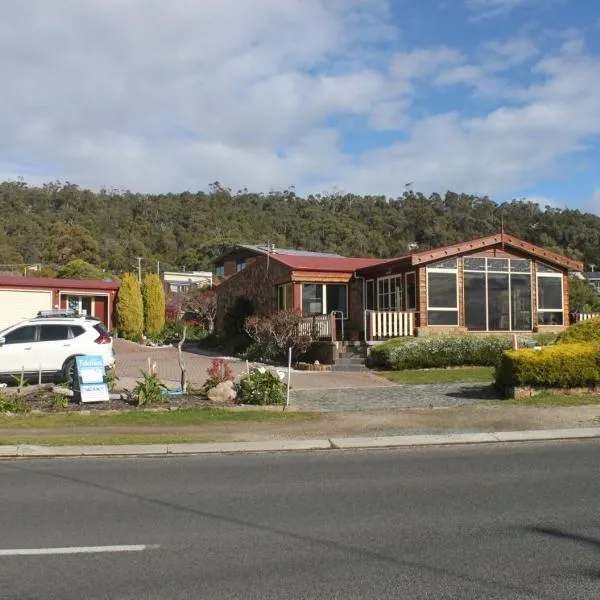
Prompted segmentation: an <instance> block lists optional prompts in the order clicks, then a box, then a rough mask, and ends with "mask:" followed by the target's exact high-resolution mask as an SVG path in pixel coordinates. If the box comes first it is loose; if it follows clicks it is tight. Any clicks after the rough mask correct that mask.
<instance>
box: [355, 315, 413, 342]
mask: <svg viewBox="0 0 600 600" xmlns="http://www.w3.org/2000/svg"><path fill="white" fill-rule="evenodd" d="M415 315H416V313H414V312H400V311H383V310H366V311H365V332H366V337H367V341H369V340H381V339H386V338H394V337H408V336H413V335H415Z"/></svg>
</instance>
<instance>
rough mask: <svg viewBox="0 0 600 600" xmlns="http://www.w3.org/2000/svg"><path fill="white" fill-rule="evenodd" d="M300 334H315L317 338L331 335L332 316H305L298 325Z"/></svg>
mask: <svg viewBox="0 0 600 600" xmlns="http://www.w3.org/2000/svg"><path fill="white" fill-rule="evenodd" d="M298 333H299V334H300V335H303V336H304V335H309V336H312V335H315V336H316V337H317V338H330V337H331V317H330V316H329V315H315V316H314V317H304V318H303V319H302V321H300V324H299V325H298Z"/></svg>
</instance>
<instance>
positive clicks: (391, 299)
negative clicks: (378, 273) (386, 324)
mask: <svg viewBox="0 0 600 600" xmlns="http://www.w3.org/2000/svg"><path fill="white" fill-rule="evenodd" d="M377 308H378V309H379V310H402V275H394V276H392V277H382V278H381V279H378V280H377Z"/></svg>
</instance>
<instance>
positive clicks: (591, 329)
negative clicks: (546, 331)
mask: <svg viewBox="0 0 600 600" xmlns="http://www.w3.org/2000/svg"><path fill="white" fill-rule="evenodd" d="M576 342H595V343H597V344H600V317H596V318H594V319H588V320H587V321H580V322H579V323H575V324H574V325H571V326H570V327H569V328H568V329H566V330H565V331H563V332H562V333H561V334H560V335H559V336H558V340H557V341H556V343H557V344H573V343H576Z"/></svg>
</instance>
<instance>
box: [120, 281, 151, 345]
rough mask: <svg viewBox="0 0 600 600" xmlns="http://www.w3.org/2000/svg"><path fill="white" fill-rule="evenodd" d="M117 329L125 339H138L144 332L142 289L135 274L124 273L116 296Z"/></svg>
mask: <svg viewBox="0 0 600 600" xmlns="http://www.w3.org/2000/svg"><path fill="white" fill-rule="evenodd" d="M116 311H117V331H118V333H119V335H120V336H121V337H123V338H125V339H127V340H135V341H138V340H140V339H141V337H142V335H143V333H144V305H143V301H142V291H141V289H140V284H139V282H138V280H137V277H135V275H132V274H131V273H126V274H125V275H124V276H123V279H122V281H121V287H120V289H119V295H118V296H117V307H116Z"/></svg>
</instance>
